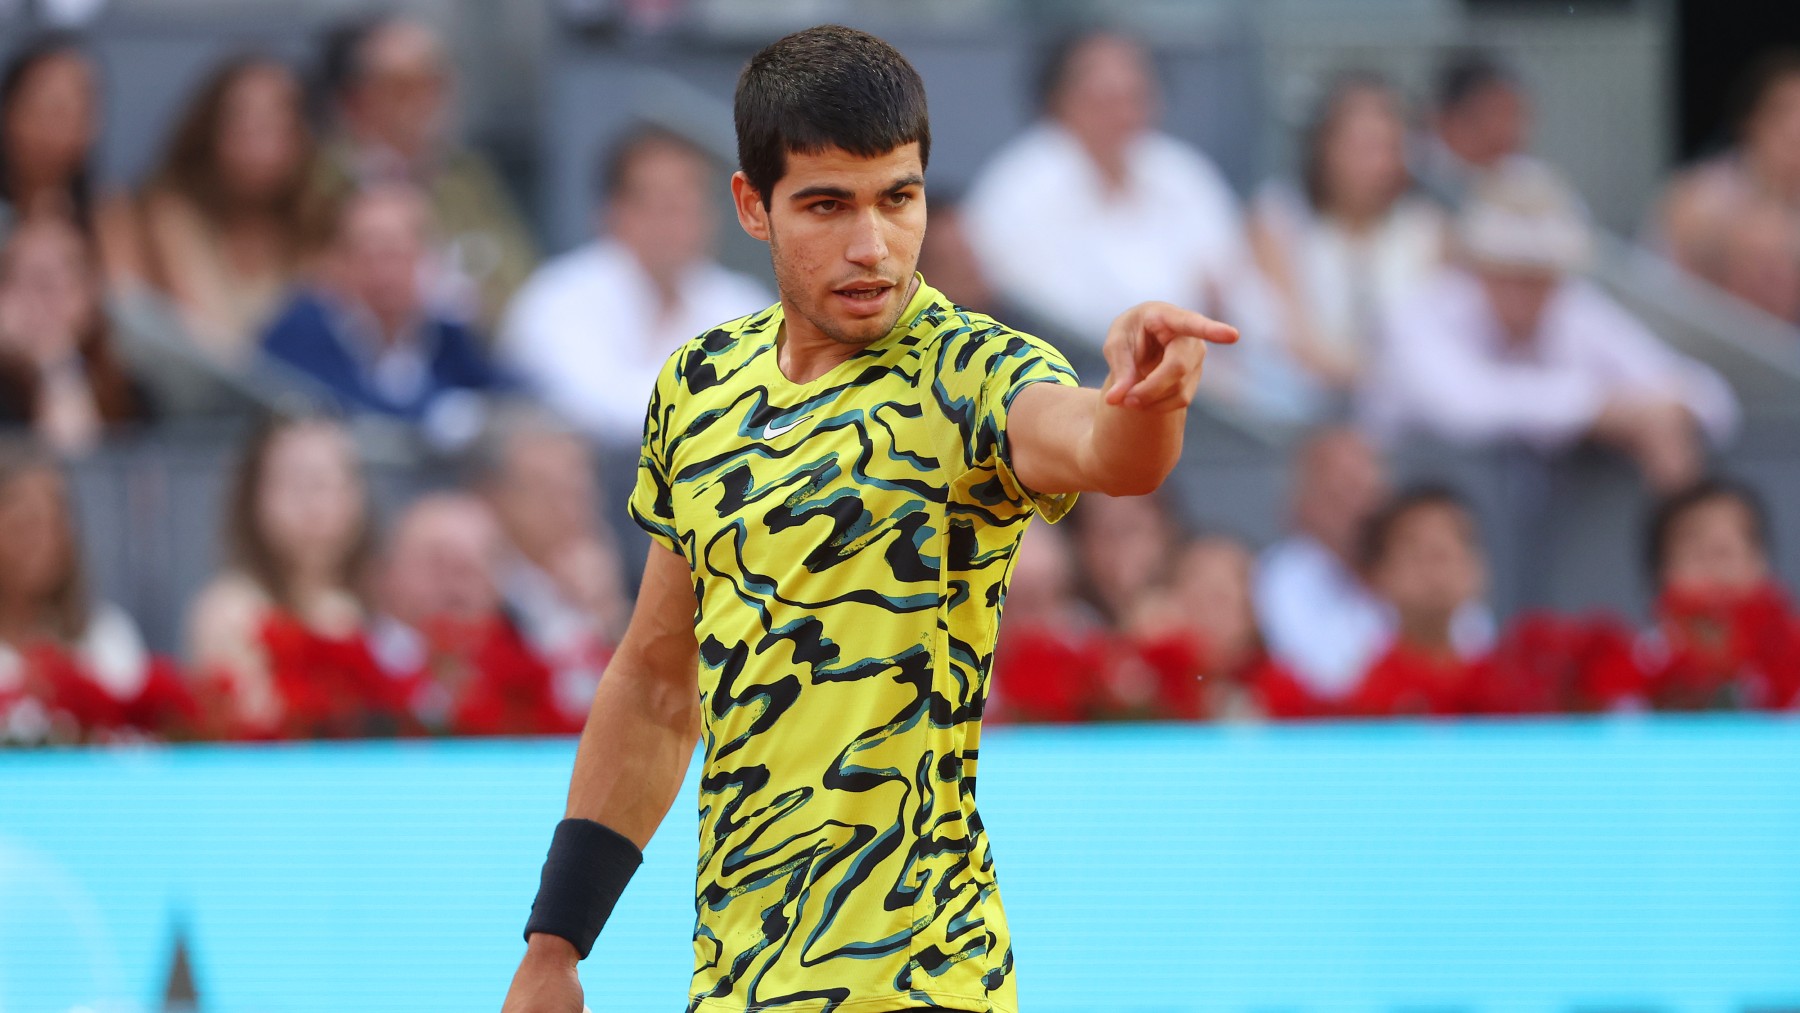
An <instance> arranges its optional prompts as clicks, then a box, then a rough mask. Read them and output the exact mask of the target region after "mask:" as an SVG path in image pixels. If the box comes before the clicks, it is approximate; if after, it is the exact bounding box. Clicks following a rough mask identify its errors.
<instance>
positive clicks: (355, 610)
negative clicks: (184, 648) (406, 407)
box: [189, 419, 406, 738]
mask: <svg viewBox="0 0 1800 1013" xmlns="http://www.w3.org/2000/svg"><path fill="white" fill-rule="evenodd" d="M226 525H227V532H226V533H227V538H228V546H227V548H228V554H229V568H228V569H227V570H226V572H224V573H223V574H221V575H219V576H218V577H216V578H214V579H213V581H212V583H211V584H209V585H208V586H207V587H206V588H205V589H204V590H203V591H202V592H201V594H200V596H199V597H198V598H197V599H196V601H195V603H194V605H193V609H192V613H191V615H190V621H189V636H190V655H191V659H192V663H193V668H194V671H195V673H196V674H197V675H199V676H200V677H201V678H202V679H203V680H205V681H206V682H207V683H208V684H209V685H210V686H211V687H213V689H214V690H215V696H216V699H217V702H218V706H217V710H218V711H219V713H217V714H216V715H215V716H214V720H215V721H216V723H217V724H218V727H217V729H216V731H217V732H218V733H219V734H235V735H240V736H247V737H253V738H268V737H284V736H293V737H304V736H315V735H324V736H345V735H363V734H379V733H383V732H388V733H391V732H395V731H398V730H401V729H402V728H403V727H404V726H405V724H406V722H405V720H404V712H405V703H404V699H403V694H402V693H401V692H400V690H399V687H398V686H397V685H390V682H391V680H388V679H386V678H385V677H384V676H383V675H382V674H381V672H380V670H379V668H378V667H377V666H376V665H375V663H374V660H373V659H372V658H371V657H370V656H369V652H368V649H367V647H366V645H365V644H364V641H363V638H362V630H363V625H364V606H363V595H362V581H363V579H364V576H365V574H364V568H365V565H366V563H367V561H368V559H369V556H370V548H371V523H370V517H369V506H368V501H367V494H366V490H365V487H364V482H363V476H362V471H361V468H360V466H359V462H358V461H357V457H356V451H355V448H354V447H353V446H352V445H351V442H350V438H349V435H348V434H347V433H346V432H345V431H344V429H343V428H342V427H341V426H339V425H337V424H336V423H333V422H329V421H325V420H321V419H290V420H281V421H273V422H270V423H269V424H267V425H265V426H264V427H263V428H262V429H261V430H260V431H259V432H257V433H256V435H255V436H254V437H253V438H252V439H251V441H250V444H249V447H248V449H247V450H246V453H245V455H244V459H243V462H242V464H241V465H240V467H239V470H238V473H237V477H236V479H235V481H234V485H233V487H232V491H231V498H230V500H229V503H228V505H227V518H226Z"/></svg>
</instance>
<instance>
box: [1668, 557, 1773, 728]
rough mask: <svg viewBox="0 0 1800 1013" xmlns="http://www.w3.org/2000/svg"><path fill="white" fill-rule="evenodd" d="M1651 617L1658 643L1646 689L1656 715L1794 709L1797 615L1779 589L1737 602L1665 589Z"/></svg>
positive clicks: (1769, 587)
mask: <svg viewBox="0 0 1800 1013" xmlns="http://www.w3.org/2000/svg"><path fill="white" fill-rule="evenodd" d="M1656 613H1657V618H1658V621H1659V627H1660V632H1661V641H1662V643H1661V645H1660V646H1661V650H1660V651H1659V652H1657V653H1656V655H1655V656H1654V659H1653V661H1652V662H1651V665H1650V672H1649V677H1648V687H1649V695H1650V699H1651V701H1652V702H1653V703H1654V704H1655V706H1656V707H1657V708H1658V709H1660V710H1713V709H1733V710H1741V709H1767V710H1783V709H1788V708H1793V707H1797V706H1800V617H1796V616H1795V615H1794V612H1793V610H1792V608H1791V607H1790V606H1789V603H1788V600H1787V597H1786V595H1784V594H1783V593H1782V591H1781V589H1780V588H1779V587H1776V586H1775V585H1774V584H1766V585H1764V586H1762V587H1759V588H1757V589H1756V590H1754V591H1752V592H1750V593H1748V594H1744V595H1740V596H1724V595H1718V594H1697V593H1692V592H1686V593H1684V592H1681V591H1670V592H1668V593H1666V594H1664V595H1663V596H1662V598H1661V599H1660V600H1659V601H1658V602H1657V608H1656Z"/></svg>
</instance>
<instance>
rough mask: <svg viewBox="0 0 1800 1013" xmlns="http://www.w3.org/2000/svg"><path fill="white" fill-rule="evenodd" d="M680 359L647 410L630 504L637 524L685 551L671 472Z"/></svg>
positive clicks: (661, 379)
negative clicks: (670, 456)
mask: <svg viewBox="0 0 1800 1013" xmlns="http://www.w3.org/2000/svg"><path fill="white" fill-rule="evenodd" d="M679 361H680V356H679V355H674V356H670V357H669V361H668V362H666V363H664V364H663V368H662V372H660V373H658V374H657V377H656V387H655V388H654V389H653V390H652V391H651V393H650V406H649V408H648V409H647V410H646V411H645V412H644V442H643V446H642V447H641V448H640V449H639V451H638V467H637V482H636V484H634V485H633V486H632V489H631V501H630V502H629V503H628V504H627V506H626V509H627V511H628V512H629V513H630V514H631V519H632V520H633V521H634V522H636V524H637V526H638V527H640V528H643V529H644V530H645V531H647V532H649V533H650V537H651V538H652V539H654V540H655V541H656V542H657V543H658V544H659V545H662V546H663V547H664V548H666V549H669V550H670V551H672V552H680V551H681V545H680V536H679V535H678V534H677V532H676V528H675V498H674V493H673V486H672V484H671V482H670V474H669V451H670V444H671V443H672V442H673V438H674V433H673V432H672V429H673V421H672V420H673V413H674V406H675V398H674V392H675V389H676V386H677V384H678V382H679V381H678V377H677V375H676V373H677V369H678V368H679Z"/></svg>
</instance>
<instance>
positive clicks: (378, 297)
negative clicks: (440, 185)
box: [338, 188, 430, 320]
mask: <svg viewBox="0 0 1800 1013" xmlns="http://www.w3.org/2000/svg"><path fill="white" fill-rule="evenodd" d="M429 214H430V212H429V210H428V209H427V207H426V205H425V202H424V198H422V197H420V196H418V195H417V194H415V193H412V192H410V191H407V190H403V189H400V188H389V189H383V190H377V191H375V192H372V193H367V194H362V195H360V196H358V197H356V198H354V199H352V201H351V203H350V205H349V207H347V208H346V209H345V211H344V221H343V224H342V226H341V234H340V237H339V242H338V245H339V251H338V252H339V257H340V259H341V263H342V272H343V277H344V284H345V286H346V287H347V288H348V290H349V291H350V293H351V294H352V295H354V296H355V297H356V298H358V299H360V300H362V301H363V302H364V303H365V304H367V306H368V307H369V309H370V310H371V311H372V312H374V313H375V314H377V315H378V316H381V317H383V318H384V319H388V320H398V319H403V318H405V317H408V316H411V315H412V314H414V313H416V312H418V309H419V306H420V301H421V295H420V292H419V272H420V270H421V268H422V267H423V265H424V262H425V256H426V252H427V240H426V232H427V218H428V217H429Z"/></svg>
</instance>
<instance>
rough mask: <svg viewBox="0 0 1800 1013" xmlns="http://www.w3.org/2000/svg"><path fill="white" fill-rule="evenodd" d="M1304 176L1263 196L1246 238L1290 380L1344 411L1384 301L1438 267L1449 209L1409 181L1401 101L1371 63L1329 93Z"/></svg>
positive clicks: (1309, 132) (1313, 130)
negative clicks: (1278, 317) (1275, 300)
mask: <svg viewBox="0 0 1800 1013" xmlns="http://www.w3.org/2000/svg"><path fill="white" fill-rule="evenodd" d="M1299 177H1300V178H1299V179H1298V180H1297V184H1298V185H1295V184H1290V183H1286V182H1271V183H1269V184H1267V185H1265V186H1264V187H1263V188H1262V190H1261V192H1260V193H1259V194H1258V195H1257V199H1256V202H1255V207H1254V212H1253V215H1252V218H1251V232H1250V235H1251V244H1252V246H1253V248H1254V249H1255V251H1256V259H1257V263H1258V265H1259V266H1260V267H1261V268H1262V272H1263V275H1264V276H1265V277H1266V278H1268V279H1269V281H1270V283H1271V284H1272V285H1273V287H1274V289H1275V291H1276V292H1277V293H1278V295H1279V299H1280V306H1281V310H1282V333H1283V335H1284V336H1285V338H1286V340H1285V341H1284V342H1283V344H1284V345H1285V348H1286V352H1287V356H1288V358H1289V360H1290V363H1289V366H1288V369H1287V370H1286V372H1287V374H1288V376H1287V377H1286V379H1287V381H1288V382H1290V383H1293V384H1296V385H1298V386H1300V387H1301V388H1302V390H1303V395H1304V396H1305V397H1306V398H1307V399H1308V400H1309V401H1310V402H1311V403H1312V405H1313V408H1314V414H1317V415H1323V414H1326V413H1328V412H1329V411H1331V409H1333V408H1337V409H1340V410H1341V409H1342V408H1343V407H1344V406H1345V405H1346V404H1347V403H1348V399H1349V396H1350V394H1351V392H1352V391H1354V389H1355V387H1356V385H1357V383H1358V381H1359V380H1360V379H1361V376H1362V372H1363V369H1364V367H1365V365H1366V364H1367V363H1368V361H1369V359H1370V358H1371V353H1372V351H1373V349H1374V347H1375V344H1376V339H1377V336H1378V332H1379V330H1380V305H1381V304H1382V302H1384V301H1386V300H1391V299H1395V298H1399V297H1401V296H1403V295H1405V294H1406V293H1408V292H1409V291H1410V290H1411V289H1412V288H1414V287H1415V286H1417V285H1418V284H1420V283H1421V282H1422V281H1423V280H1424V279H1426V278H1429V277H1430V276H1431V275H1432V274H1433V273H1435V272H1436V270H1437V268H1438V267H1439V265H1440V264H1441V262H1442V259H1443V249H1444V220H1443V213H1442V211H1440V210H1439V208H1438V207H1437V205H1436V204H1435V203H1434V202H1433V201H1431V200H1430V199H1428V198H1426V197H1424V196H1422V195H1420V194H1418V193H1416V192H1414V191H1413V190H1412V176H1411V174H1410V173H1409V172H1408V170H1407V167H1406V119H1405V109H1404V104H1403V101H1402V99H1401V97H1400V95H1399V93H1398V92H1397V91H1395V89H1394V87H1393V86H1392V85H1391V84H1389V83H1388V82H1387V81H1386V80H1385V79H1383V78H1381V77H1380V76H1378V75H1375V74H1372V73H1368V72H1351V73H1347V74H1344V75H1342V76H1341V77H1339V78H1338V79H1337V80H1336V81H1335V82H1333V83H1332V85H1331V86H1330V87H1329V88H1328V89H1327V90H1326V92H1325V94H1324V97H1323V98H1322V99H1321V101H1320V102H1319V105H1318V108H1317V109H1316V110H1315V112H1314V114H1313V115H1312V117H1311V118H1310V120H1309V122H1308V124H1307V126H1306V129H1305V132H1304V134H1303V137H1302V140H1301V152H1300V173H1299Z"/></svg>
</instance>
